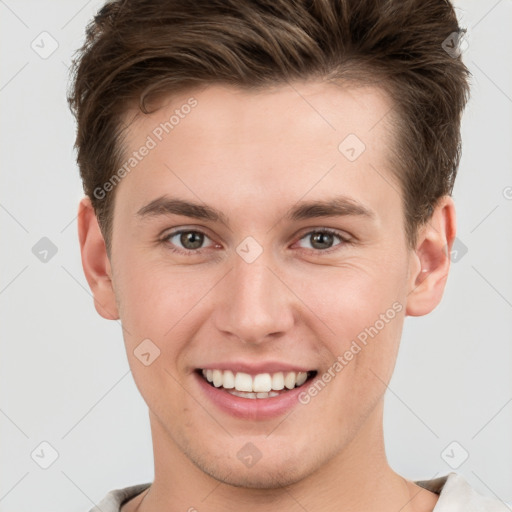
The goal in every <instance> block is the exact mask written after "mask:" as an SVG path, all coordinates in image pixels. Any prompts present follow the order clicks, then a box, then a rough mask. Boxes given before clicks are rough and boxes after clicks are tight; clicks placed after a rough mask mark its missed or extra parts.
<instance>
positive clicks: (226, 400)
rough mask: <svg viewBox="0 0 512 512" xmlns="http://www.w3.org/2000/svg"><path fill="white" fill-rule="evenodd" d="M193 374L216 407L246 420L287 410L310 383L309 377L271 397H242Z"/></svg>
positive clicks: (262, 417) (195, 373)
mask: <svg viewBox="0 0 512 512" xmlns="http://www.w3.org/2000/svg"><path fill="white" fill-rule="evenodd" d="M194 376H195V378H196V379H197V381H198V383H199V386H200V387H201V389H202V390H203V391H204V393H205V395H206V396H207V397H208V399H209V400H211V401H212V402H213V403H214V404H215V405H216V406H217V407H219V408H220V409H221V410H222V411H224V412H225V413H227V414H230V415H231V416H235V417H237V418H243V419H246V420H266V419H271V418H275V417H278V416H280V415H282V414H284V413H286V412H288V411H289V410H291V409H292V408H293V407H294V406H297V405H299V404H300V402H299V399H298V397H299V395H300V393H302V392H303V391H304V390H305V389H307V387H308V386H309V384H310V383H311V379H309V380H307V381H306V382H305V383H304V384H303V385H302V386H299V387H298V388H294V389H291V390H289V391H286V392H285V393H282V394H280V395H279V396H274V397H272V398H242V397H240V396H235V395H232V394H231V393H228V392H227V391H226V390H225V389H224V388H222V387H220V388H216V387H214V386H212V385H210V384H208V382H206V380H205V379H204V378H203V377H201V376H200V375H198V373H197V372H194Z"/></svg>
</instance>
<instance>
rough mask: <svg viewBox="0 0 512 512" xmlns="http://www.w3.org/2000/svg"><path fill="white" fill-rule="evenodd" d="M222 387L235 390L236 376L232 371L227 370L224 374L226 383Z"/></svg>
mask: <svg viewBox="0 0 512 512" xmlns="http://www.w3.org/2000/svg"><path fill="white" fill-rule="evenodd" d="M222 387H224V388H226V389H233V388H234V387H235V376H234V374H233V372H232V371H231V370H226V371H225V372H224V383H223V384H222Z"/></svg>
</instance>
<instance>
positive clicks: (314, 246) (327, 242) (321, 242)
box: [300, 228, 350, 252]
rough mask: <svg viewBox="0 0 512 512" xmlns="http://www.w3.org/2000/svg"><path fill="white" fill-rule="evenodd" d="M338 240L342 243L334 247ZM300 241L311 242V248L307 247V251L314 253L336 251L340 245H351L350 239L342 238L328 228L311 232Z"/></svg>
mask: <svg viewBox="0 0 512 512" xmlns="http://www.w3.org/2000/svg"><path fill="white" fill-rule="evenodd" d="M336 238H337V239H338V240H340V243H338V244H335V245H333V243H334V241H335V239H336ZM300 240H307V241H309V242H310V247H307V249H311V250H313V251H314V252H319V251H320V252H322V251H323V252H331V250H336V246H338V245H343V244H345V243H350V240H349V239H348V238H346V237H344V236H342V235H341V234H340V233H338V232H337V231H334V230H332V229H327V228H323V229H317V230H315V231H310V232H309V233H306V235H305V236H303V237H302V238H301V239H300ZM333 247H334V249H333Z"/></svg>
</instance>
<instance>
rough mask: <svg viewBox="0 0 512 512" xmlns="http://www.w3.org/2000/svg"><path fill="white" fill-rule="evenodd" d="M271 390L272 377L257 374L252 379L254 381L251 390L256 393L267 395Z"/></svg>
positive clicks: (267, 374) (266, 374)
mask: <svg viewBox="0 0 512 512" xmlns="http://www.w3.org/2000/svg"><path fill="white" fill-rule="evenodd" d="M271 389H272V377H271V376H270V373H259V374H258V375H256V377H254V381H253V383H252V390H253V391H256V392H265V393H267V392H268V391H270V390H271Z"/></svg>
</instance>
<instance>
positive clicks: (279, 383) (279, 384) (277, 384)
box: [272, 372, 284, 391]
mask: <svg viewBox="0 0 512 512" xmlns="http://www.w3.org/2000/svg"><path fill="white" fill-rule="evenodd" d="M272 389H275V390H276V391H280V390H281V389H284V376H283V372H279V373H274V375H272Z"/></svg>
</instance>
